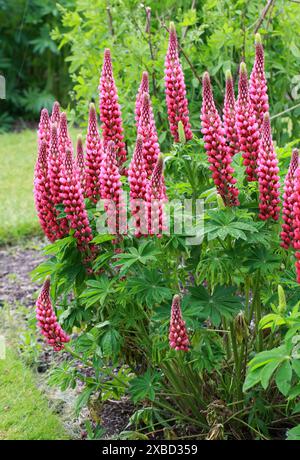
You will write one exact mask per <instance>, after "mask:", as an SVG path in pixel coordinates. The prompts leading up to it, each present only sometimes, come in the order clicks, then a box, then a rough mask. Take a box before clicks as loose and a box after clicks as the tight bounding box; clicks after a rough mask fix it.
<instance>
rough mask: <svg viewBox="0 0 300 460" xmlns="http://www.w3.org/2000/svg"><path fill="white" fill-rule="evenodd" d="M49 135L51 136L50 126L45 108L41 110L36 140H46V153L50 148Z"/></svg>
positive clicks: (40, 141)
mask: <svg viewBox="0 0 300 460" xmlns="http://www.w3.org/2000/svg"><path fill="white" fill-rule="evenodd" d="M50 137H51V127H50V118H49V114H48V110H47V109H43V110H42V111H41V116H40V122H39V129H38V142H39V144H41V143H42V142H43V141H45V142H46V146H47V155H48V153H49V148H50Z"/></svg>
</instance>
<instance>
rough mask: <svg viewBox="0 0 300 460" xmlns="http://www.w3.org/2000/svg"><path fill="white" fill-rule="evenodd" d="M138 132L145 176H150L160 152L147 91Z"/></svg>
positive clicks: (143, 100)
mask: <svg viewBox="0 0 300 460" xmlns="http://www.w3.org/2000/svg"><path fill="white" fill-rule="evenodd" d="M138 134H139V135H140V136H141V137H142V140H143V157H144V160H145V164H146V172H147V177H148V178H150V177H151V174H152V173H153V169H154V166H155V164H156V162H157V158H158V156H159V154H160V149H159V143H158V136H157V131H156V126H155V121H154V116H153V111H152V106H151V101H150V96H149V94H148V93H144V94H143V98H142V107H141V115H140V119H139V126H138Z"/></svg>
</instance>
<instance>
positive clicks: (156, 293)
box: [127, 269, 172, 307]
mask: <svg viewBox="0 0 300 460" xmlns="http://www.w3.org/2000/svg"><path fill="white" fill-rule="evenodd" d="M167 284H168V282H167V281H166V280H165V279H164V278H163V277H162V276H161V274H160V273H159V271H156V270H147V269H145V270H144V271H143V272H142V273H141V275H140V276H138V277H136V278H130V279H129V280H128V283H127V287H128V289H129V290H130V291H131V294H132V295H134V296H135V298H136V299H137V300H138V301H139V302H140V303H146V305H147V306H148V307H153V306H154V305H156V304H160V303H163V302H165V301H166V300H170V299H171V298H172V290H171V289H170V288H168V287H166V285H167Z"/></svg>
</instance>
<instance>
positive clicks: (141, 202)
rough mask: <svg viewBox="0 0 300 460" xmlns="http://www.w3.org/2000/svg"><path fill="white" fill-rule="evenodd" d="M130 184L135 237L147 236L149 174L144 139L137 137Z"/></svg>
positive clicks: (131, 163) (130, 168) (129, 177)
mask: <svg viewBox="0 0 300 460" xmlns="http://www.w3.org/2000/svg"><path fill="white" fill-rule="evenodd" d="M128 182H129V185H130V208H131V213H132V215H133V216H134V225H135V236H137V237H140V236H141V235H142V234H147V225H146V223H147V221H146V206H145V198H146V188H147V172H146V164H145V160H144V157H143V139H142V136H139V135H138V136H137V140H136V146H135V150H134V153H133V157H132V160H131V162H130V166H129V168H128Z"/></svg>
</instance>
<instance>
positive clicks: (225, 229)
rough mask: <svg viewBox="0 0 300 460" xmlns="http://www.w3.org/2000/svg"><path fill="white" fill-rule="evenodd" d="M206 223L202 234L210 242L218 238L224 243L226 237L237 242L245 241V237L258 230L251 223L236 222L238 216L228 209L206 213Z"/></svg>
mask: <svg viewBox="0 0 300 460" xmlns="http://www.w3.org/2000/svg"><path fill="white" fill-rule="evenodd" d="M207 216H208V221H207V222H206V223H205V226H204V234H205V235H207V240H208V241H212V240H214V239H216V238H220V239H221V240H222V241H224V240H225V239H226V238H227V237H228V236H230V237H232V238H234V239H236V240H238V239H242V240H247V235H248V234H251V233H258V229H257V228H256V226H255V224H254V223H253V222H252V221H249V222H245V221H242V220H238V214H237V213H234V212H233V211H232V210H230V209H225V210H219V211H218V212H217V213H216V212H215V211H214V212H208V213H207Z"/></svg>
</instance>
